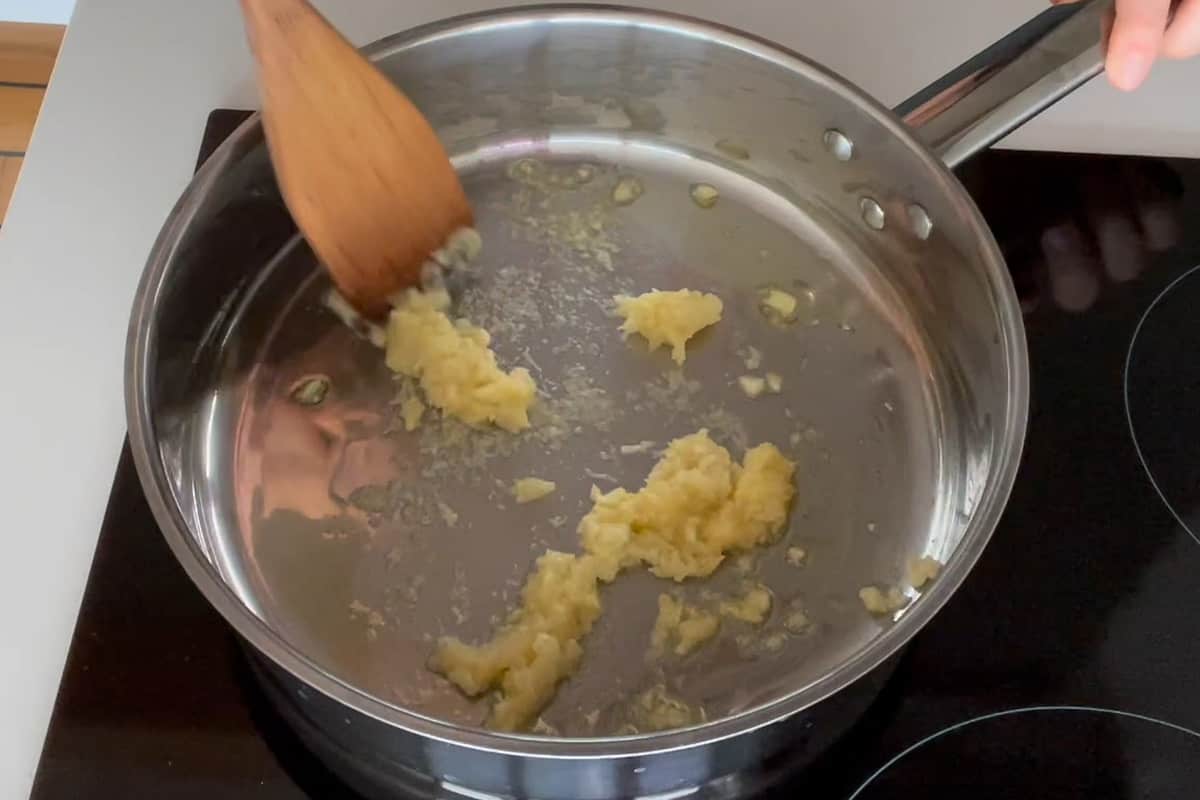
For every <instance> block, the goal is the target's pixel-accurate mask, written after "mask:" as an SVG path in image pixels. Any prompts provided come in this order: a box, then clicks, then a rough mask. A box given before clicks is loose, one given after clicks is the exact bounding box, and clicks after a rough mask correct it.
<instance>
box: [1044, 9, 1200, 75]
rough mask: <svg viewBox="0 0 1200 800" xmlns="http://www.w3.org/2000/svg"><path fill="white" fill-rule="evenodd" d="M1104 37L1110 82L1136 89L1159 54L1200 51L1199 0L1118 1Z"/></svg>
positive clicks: (1187, 55)
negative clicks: (1106, 45) (1106, 46)
mask: <svg viewBox="0 0 1200 800" xmlns="http://www.w3.org/2000/svg"><path fill="white" fill-rule="evenodd" d="M1050 2H1051V3H1054V4H1055V5H1058V4H1062V3H1075V2H1078V0H1050ZM1104 38H1105V39H1106V40H1107V42H1108V54H1107V56H1106V57H1105V65H1104V66H1105V71H1106V72H1107V73H1108V80H1109V82H1110V83H1112V85H1113V86H1116V87H1117V88H1118V89H1124V90H1126V91H1130V90H1132V89H1136V88H1137V87H1138V86H1140V85H1141V84H1142V81H1144V80H1146V76H1147V75H1149V74H1150V68H1151V67H1152V66H1153V65H1154V61H1155V59H1157V58H1158V57H1159V56H1163V57H1165V58H1175V59H1182V58H1191V57H1192V56H1194V55H1197V54H1200V0H1116V8H1115V13H1114V14H1111V15H1110V16H1109V18H1108V19H1107V20H1106V22H1105V31H1104Z"/></svg>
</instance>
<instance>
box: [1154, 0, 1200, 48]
mask: <svg viewBox="0 0 1200 800" xmlns="http://www.w3.org/2000/svg"><path fill="white" fill-rule="evenodd" d="M1162 53H1163V55H1164V56H1166V57H1167V58H1191V57H1192V56H1195V55H1200V0H1184V2H1182V3H1180V4H1179V5H1178V6H1177V7H1176V9H1175V17H1174V19H1172V20H1171V25H1170V27H1169V28H1167V32H1166V33H1165V34H1164V35H1163V41H1162Z"/></svg>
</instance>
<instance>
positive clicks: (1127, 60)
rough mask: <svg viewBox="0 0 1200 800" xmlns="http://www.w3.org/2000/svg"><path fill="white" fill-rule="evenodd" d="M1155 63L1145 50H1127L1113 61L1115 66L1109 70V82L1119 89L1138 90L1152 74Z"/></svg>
mask: <svg viewBox="0 0 1200 800" xmlns="http://www.w3.org/2000/svg"><path fill="white" fill-rule="evenodd" d="M1153 63H1154V59H1153V58H1151V56H1150V54H1149V53H1148V52H1146V51H1145V50H1142V49H1140V48H1138V49H1134V50H1127V51H1125V52H1124V53H1121V54H1120V55H1119V56H1118V57H1116V58H1115V59H1113V64H1112V65H1111V66H1109V69H1108V76H1109V80H1111V81H1112V83H1113V85H1114V86H1116V87H1117V88H1118V89H1124V90H1125V91H1130V90H1133V89H1136V88H1137V87H1138V86H1141V84H1142V81H1144V80H1146V76H1147V75H1149V74H1150V67H1151V66H1152V65H1153Z"/></svg>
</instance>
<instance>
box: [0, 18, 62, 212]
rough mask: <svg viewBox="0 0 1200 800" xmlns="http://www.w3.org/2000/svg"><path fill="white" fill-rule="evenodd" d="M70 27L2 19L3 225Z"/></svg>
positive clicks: (0, 166)
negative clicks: (43, 100)
mask: <svg viewBox="0 0 1200 800" xmlns="http://www.w3.org/2000/svg"><path fill="white" fill-rule="evenodd" d="M65 31H66V28H65V27H63V26H62V25H35V24H31V23H24V22H0V224H2V223H3V221H4V215H5V213H6V212H7V211H8V201H9V199H10V198H11V196H12V190H13V186H14V185H15V184H16V182H17V174H18V173H20V171H21V162H22V160H23V159H24V157H25V147H26V146H27V145H28V144H29V137H30V135H31V134H32V133H33V123H34V121H35V120H36V119H37V115H38V110H39V109H40V108H41V107H42V95H43V94H44V93H45V91H46V84H47V83H48V82H49V80H50V72H51V70H53V69H54V61H55V59H56V58H58V48H59V46H60V45H61V44H62V37H63V33H64V32H65Z"/></svg>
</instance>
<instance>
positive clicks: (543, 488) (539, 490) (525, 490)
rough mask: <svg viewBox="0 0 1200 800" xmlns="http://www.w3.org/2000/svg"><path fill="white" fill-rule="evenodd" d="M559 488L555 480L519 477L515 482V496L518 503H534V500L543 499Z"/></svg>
mask: <svg viewBox="0 0 1200 800" xmlns="http://www.w3.org/2000/svg"><path fill="white" fill-rule="evenodd" d="M557 488H558V485H557V484H556V483H554V481H547V480H542V479H541V478H519V479H518V480H517V481H516V483H514V484H513V496H514V497H515V498H517V502H518V503H532V502H533V501H534V500H541V499H542V498H543V497H545V496H546V495H548V494H550V493H551V492H553V491H554V490H555V489H557Z"/></svg>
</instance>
